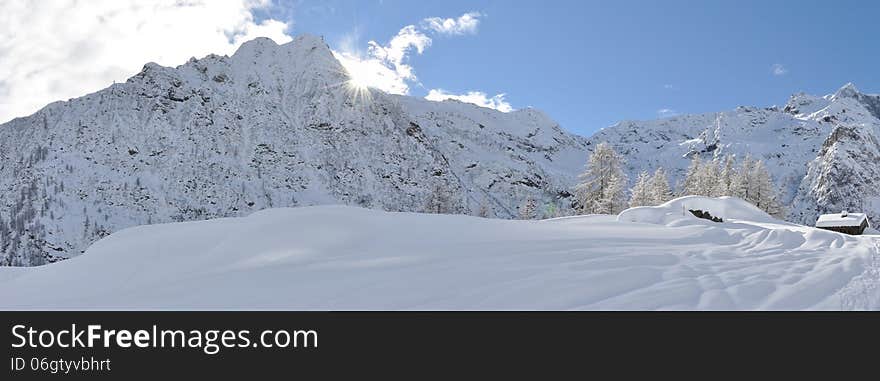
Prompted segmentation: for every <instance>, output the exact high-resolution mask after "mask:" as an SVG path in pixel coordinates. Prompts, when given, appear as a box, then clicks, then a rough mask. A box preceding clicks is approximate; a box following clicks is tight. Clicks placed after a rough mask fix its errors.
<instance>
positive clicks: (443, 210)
mask: <svg viewBox="0 0 880 381" xmlns="http://www.w3.org/2000/svg"><path fill="white" fill-rule="evenodd" d="M451 205H452V195H450V194H449V191H448V190H447V189H446V187H444V186H443V185H441V184H437V185H435V186H434V189H433V190H432V191H431V194H430V195H428V202H427V205H425V212H426V213H435V214H447V213H450V212H451V210H452V206H451Z"/></svg>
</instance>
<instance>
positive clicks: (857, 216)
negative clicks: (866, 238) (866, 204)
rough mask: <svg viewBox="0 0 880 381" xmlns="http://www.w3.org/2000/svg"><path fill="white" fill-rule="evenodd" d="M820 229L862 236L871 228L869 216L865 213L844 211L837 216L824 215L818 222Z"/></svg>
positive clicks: (817, 225)
mask: <svg viewBox="0 0 880 381" xmlns="http://www.w3.org/2000/svg"><path fill="white" fill-rule="evenodd" d="M816 227H817V228H819V229H825V230H831V231H836V232H840V233H845V234H850V235H861V234H862V233H864V232H865V229H867V228H868V227H870V223H869V222H868V216H867V215H866V214H864V213H849V212H847V211H843V212H841V213H837V214H823V215H821V216H819V219H818V220H816Z"/></svg>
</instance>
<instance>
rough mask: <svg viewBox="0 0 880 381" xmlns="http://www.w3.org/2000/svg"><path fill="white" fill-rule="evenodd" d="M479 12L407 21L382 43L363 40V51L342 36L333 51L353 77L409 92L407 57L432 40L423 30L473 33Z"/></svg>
mask: <svg viewBox="0 0 880 381" xmlns="http://www.w3.org/2000/svg"><path fill="white" fill-rule="evenodd" d="M478 17H480V14H479V13H477V12H471V13H465V14H463V15H461V16H460V17H458V18H456V19H453V18H448V19H442V18H439V17H429V18H427V19H425V20H423V22H422V24H421V26H419V27H417V26H415V25H407V26H405V27H403V28H401V29H400V31H399V32H397V35H395V36H394V37H392V38H391V40H389V41H388V43H386V44H381V43H378V42H376V41H370V42H368V43H367V45H368V46H367V51H366V53H362V52H360V51H358V48H357V46H355V45H356V44H355V43H354V41H356V40H357V38H356V35H357V31H355V33H354V35H349V36H346V37H345V38H343V40H342V41H341V42H340V46H339V48H340V50H335V51H333V54H334V55H335V56H336V59H338V60H339V62H340V63H341V64H342V66H344V67H345V69H346V70H347V71H348V72H349V74H350V75H351V76H352V78H353V80H355V81H356V82H358V84H360V85H365V86H369V87H373V88H377V89H379V90H382V91H385V92H387V93H391V94H401V95H407V94H409V90H410V84H411V83H418V77H417V76H416V74H415V69H413V67H412V66H411V65H409V63H407V61H408V60H409V57H410V56H411V55H412V54H413V52H415V53H416V54H422V53H423V52H424V51H425V49H427V48H428V47H430V46H431V43H432V42H433V40H432V39H431V37H430V36H428V35H427V34H426V32H430V31H435V32H438V33H443V34H453V35H461V34H465V33H476V30H477V25H478V24H479V19H478Z"/></svg>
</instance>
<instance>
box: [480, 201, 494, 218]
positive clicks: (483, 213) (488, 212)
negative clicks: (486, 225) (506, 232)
mask: <svg viewBox="0 0 880 381" xmlns="http://www.w3.org/2000/svg"><path fill="white" fill-rule="evenodd" d="M477 215H478V216H480V217H483V218H489V217H491V216H492V207H491V206H489V203H488V202H487V201H486V198H485V197H483V201H481V202H480V210H479V211H478V212H477Z"/></svg>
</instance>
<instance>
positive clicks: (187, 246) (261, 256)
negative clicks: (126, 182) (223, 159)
mask: <svg viewBox="0 0 880 381" xmlns="http://www.w3.org/2000/svg"><path fill="white" fill-rule="evenodd" d="M683 205H684V206H686V207H688V208H690V207H700V208H704V209H706V210H709V211H711V212H712V213H713V214H714V215H719V216H722V217H724V218H725V222H724V223H713V222H709V221H706V220H702V219H697V218H695V217H693V216H692V215H690V214H689V213H688V214H684V215H682V213H681V207H682V206H683ZM652 216H653V217H656V216H665V217H664V218H662V219H655V218H652ZM632 220H635V221H636V222H633V221H632ZM753 220H755V221H753ZM878 239H880V237H868V236H863V237H852V236H846V235H842V234H839V233H834V232H828V231H822V230H816V229H813V228H808V227H803V226H798V225H794V224H789V223H784V222H780V221H776V220H772V219H771V218H769V216H767V215H766V214H763V213H762V212H760V211H757V209H755V208H754V207H752V206H751V205H748V204H744V203H742V202H741V201H739V200H736V199H706V198H685V199H679V200H674V201H672V202H670V203H668V204H666V205H663V206H661V207H653V208H639V209H638V210H635V209H633V210H629V211H625V212H624V213H622V214H621V216H620V218H619V219H618V218H616V217H613V216H583V217H566V218H558V219H552V220H544V221H513V220H499V219H483V218H476V217H468V216H454V215H433V214H413V213H389V212H380V211H375V210H368V209H360V208H353V207H342V206H319V207H303V208H289V209H269V210H264V211H260V212H257V213H255V214H253V215H251V216H249V217H246V218H226V219H214V220H209V221H201V222H185V223H174V224H163V225H153V226H141V227H135V228H130V229H126V230H123V231H120V232H118V233H114V234H113V235H111V236H109V237H107V238H105V239H103V240H101V241H99V242H97V243H95V244H94V245H93V246H92V247H91V248H89V250H88V251H87V252H86V254H85V255H82V256H78V257H76V258H72V259H70V260H67V261H63V262H59V263H54V264H49V265H46V266H39V267H31V268H9V267H7V268H0V287H2V288H3V289H5V290H16V291H15V292H11V293H4V294H3V296H2V297H0V308H3V309H22V308H23V309H66V308H73V309H111V308H112V309H120V308H121V309H320V310H327V309H329V310H340V309H357V310H362V309H395V310H396V309H415V310H426V309H427V310H433V309H490V310H496V309H550V310H567V309H784V310H789V309H798V310H799V309H877V308H880V289H878V284H880V246H878V245H880V240H878ZM46 290H51V292H46Z"/></svg>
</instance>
